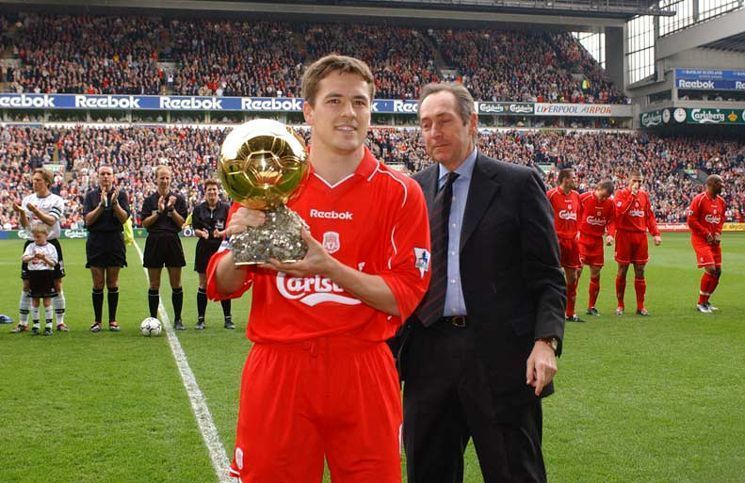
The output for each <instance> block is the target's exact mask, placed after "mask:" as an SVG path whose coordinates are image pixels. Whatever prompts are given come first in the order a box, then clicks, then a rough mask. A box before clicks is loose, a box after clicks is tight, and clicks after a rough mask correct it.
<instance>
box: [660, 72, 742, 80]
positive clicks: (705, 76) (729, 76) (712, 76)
mask: <svg viewBox="0 0 745 483" xmlns="http://www.w3.org/2000/svg"><path fill="white" fill-rule="evenodd" d="M675 78H676V79H688V80H731V81H736V80H740V81H745V70H707V69H675Z"/></svg>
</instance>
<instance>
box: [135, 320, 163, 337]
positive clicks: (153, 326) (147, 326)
mask: <svg viewBox="0 0 745 483" xmlns="http://www.w3.org/2000/svg"><path fill="white" fill-rule="evenodd" d="M161 329H162V326H161V325H160V320H158V319H156V318H155V317H148V318H147V319H145V320H143V321H142V323H141V324H140V332H142V335H144V336H145V337H155V336H157V335H160V331H161Z"/></svg>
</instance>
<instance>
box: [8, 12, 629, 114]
mask: <svg viewBox="0 0 745 483" xmlns="http://www.w3.org/2000/svg"><path fill="white" fill-rule="evenodd" d="M0 23H1V24H2V27H3V28H2V34H0V47H2V49H3V52H4V53H3V56H5V57H6V58H7V57H9V58H11V59H17V60H18V62H19V65H18V66H13V65H9V66H3V67H2V72H0V82H3V83H4V84H5V90H6V91H10V92H17V93H21V92H36V93H87V94H113V93H118V94H181V95H203V96H212V95H217V96H260V97H264V96H265V97H275V96H276V97H280V96H285V97H297V96H300V92H299V85H300V79H301V77H302V74H303V71H304V68H305V64H306V63H308V62H309V61H312V60H315V59H317V58H319V57H321V56H322V55H325V54H328V53H332V52H337V53H342V54H354V55H355V56H357V57H359V58H362V59H363V60H365V61H366V62H368V63H369V64H370V66H371V68H372V70H373V73H374V74H375V78H376V88H377V95H376V97H378V98H381V99H385V98H388V99H409V98H416V97H417V96H418V86H421V85H424V84H426V83H428V82H430V81H436V80H443V78H444V77H447V78H446V79H444V80H451V79H452V78H455V77H457V78H461V79H462V80H463V82H464V83H465V84H466V86H468V87H469V89H470V90H471V92H472V93H473V94H474V97H475V98H476V99H481V100H494V101H532V102H576V103H624V102H626V101H627V100H626V99H625V98H624V97H623V96H621V95H620V94H618V92H617V91H616V90H615V89H614V88H613V86H612V85H611V84H610V82H609V81H608V79H607V76H605V72H604V71H603V69H601V68H600V66H599V65H598V63H597V62H596V61H595V60H594V59H593V58H592V56H591V55H590V54H589V53H588V52H587V51H586V50H585V49H584V48H583V47H582V46H581V45H580V44H579V43H578V42H577V41H576V40H575V39H574V38H573V37H572V36H571V35H569V34H552V33H530V32H523V31H496V30H483V29H482V30H446V29H434V28H431V29H424V28H420V27H401V26H391V25H357V24H323V25H320V24H311V23H302V24H290V23H281V22H269V21H259V20H253V19H252V20H224V19H199V18H182V19H175V18H174V19H166V18H160V17H121V16H117V17H106V16H57V15H39V14H19V15H18V16H17V17H13V18H12V19H11V18H9V17H0ZM437 59H442V62H438V60H437ZM443 72H446V73H448V72H450V73H453V74H452V76H451V75H450V74H443ZM572 74H581V75H583V76H584V79H582V78H575V77H574V76H573V75H572Z"/></svg>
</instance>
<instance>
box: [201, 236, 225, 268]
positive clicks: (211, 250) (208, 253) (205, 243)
mask: <svg viewBox="0 0 745 483" xmlns="http://www.w3.org/2000/svg"><path fill="white" fill-rule="evenodd" d="M221 243H222V240H220V239H217V240H205V239H203V238H202V239H200V240H199V241H198V242H197V251H196V253H195V254H194V271H195V272H198V273H207V265H209V263H210V257H212V255H214V254H215V252H217V250H218V249H219V248H220V244H221Z"/></svg>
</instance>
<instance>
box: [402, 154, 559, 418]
mask: <svg viewBox="0 0 745 483" xmlns="http://www.w3.org/2000/svg"><path fill="white" fill-rule="evenodd" d="M437 175H438V166H437V164H435V165H433V166H430V167H429V168H427V169H425V170H423V171H421V172H420V173H417V174H416V175H415V176H414V179H415V180H416V181H417V182H418V183H419V184H420V185H421V186H422V190H423V191H424V196H425V198H426V200H427V206H429V207H430V209H431V206H432V203H433V200H434V196H435V192H436V189H437ZM460 250H461V251H460V272H461V284H462V287H463V296H464V298H465V303H466V310H467V311H468V323H469V326H470V328H472V330H473V331H474V334H475V336H476V342H475V347H476V354H475V356H476V357H478V358H479V359H480V361H481V362H482V365H483V366H484V367H485V368H486V377H487V380H488V381H489V384H490V386H491V393H492V395H493V397H494V400H495V403H496V404H498V405H502V404H505V405H512V404H516V403H521V402H524V401H529V400H531V399H533V398H535V394H534V389H533V388H531V387H530V386H528V385H527V384H526V383H525V379H526V378H525V371H526V362H527V360H528V356H529V355H530V352H531V350H532V348H533V344H534V342H535V339H536V338H540V337H550V336H555V337H558V338H559V339H560V340H561V339H562V337H563V334H564V307H565V303H566V284H565V281H564V276H563V274H562V272H561V268H560V265H559V247H558V241H557V238H556V232H555V230H554V223H553V214H552V210H551V205H550V204H549V202H548V200H547V198H546V193H545V188H544V185H543V182H542V181H541V179H540V177H539V175H538V173H537V172H536V171H535V170H533V169H530V168H527V167H524V166H518V165H514V164H509V163H505V162H501V161H495V160H493V159H491V158H488V157H486V156H484V155H482V154H479V155H478V157H477V158H476V165H475V167H474V170H473V177H472V178H471V185H470V187H469V192H468V200H467V202H466V209H465V215H464V219H463V227H462V231H461V241H460ZM417 323H418V320H417V319H416V316H412V318H411V319H410V320H409V324H407V325H408V327H409V329H410V328H411V326H412V324H417ZM404 332H406V333H404V334H403V339H405V338H407V337H409V339H410V338H411V337H416V332H417V331H416V330H408V331H404ZM399 342H400V344H401V345H402V347H401V348H400V350H398V355H399V357H400V360H399V361H398V362H399V367H400V368H401V372H402V374H401V375H402V378H403V379H405V378H406V375H407V373H410V372H409V371H416V370H417V366H420V365H422V364H425V365H426V364H429V363H431V362H432V361H415V360H407V351H406V344H407V342H411V340H409V341H406V340H401V341H399ZM394 345H395V344H394ZM395 350H396V348H394V351H395ZM559 351H561V344H560V345H559ZM552 392H553V385H549V386H547V387H546V388H545V389H544V390H543V394H542V396H547V395H549V394H551V393H552Z"/></svg>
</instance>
